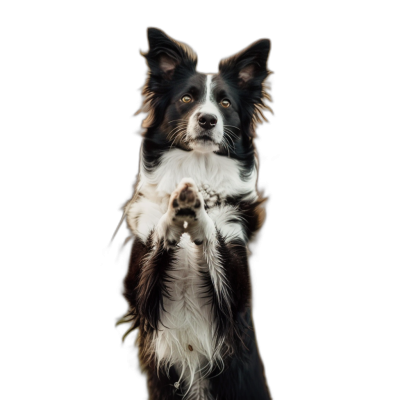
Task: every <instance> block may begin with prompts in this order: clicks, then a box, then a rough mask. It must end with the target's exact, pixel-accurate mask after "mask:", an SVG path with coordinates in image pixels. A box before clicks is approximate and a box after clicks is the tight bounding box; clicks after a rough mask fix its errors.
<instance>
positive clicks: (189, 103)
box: [121, 28, 270, 400]
mask: <svg viewBox="0 0 400 400" xmlns="http://www.w3.org/2000/svg"><path fill="white" fill-rule="evenodd" d="M148 38H149V47H150V49H149V52H148V53H146V54H144V56H145V58H146V60H147V63H148V65H149V77H148V79H147V82H146V85H145V87H144V90H143V94H144V96H145V101H144V107H143V110H144V111H146V112H148V116H147V118H146V119H145V121H144V124H143V126H144V127H145V128H146V131H145V133H144V137H143V144H142V148H141V161H140V167H139V175H138V181H137V184H136V188H135V194H134V197H133V199H132V200H131V201H130V202H128V204H127V206H126V208H125V212H126V217H127V222H128V226H129V228H130V229H131V231H132V233H133V235H134V237H135V241H134V244H133V248H132V253H131V260H130V266H129V271H128V274H127V276H126V278H125V292H124V295H125V297H126V299H127V300H128V303H129V310H128V312H127V314H126V315H125V316H124V317H123V318H122V319H121V322H131V324H132V325H131V328H130V330H129V331H128V333H129V332H130V331H132V330H133V329H135V328H139V335H138V339H137V340H138V344H139V350H140V360H141V365H142V368H143V369H144V370H145V371H146V373H147V376H148V387H149V394H150V399H154V400H155V399H165V400H169V399H178V398H180V397H182V396H185V398H188V399H198V400H200V399H224V400H231V399H260V400H261V399H262V400H264V399H265V400H267V399H270V395H269V391H268V387H267V384H266V380H265V376H264V368H263V365H262V362H261V359H260V356H259V353H258V349H257V344H256V339H255V335H254V329H253V323H252V319H251V294H250V277H249V270H248V262H247V244H248V242H249V240H250V239H251V238H252V236H253V234H254V233H255V232H256V231H257V229H258V228H259V227H260V226H261V224H262V222H263V220H264V208H263V199H262V198H261V197H260V196H259V194H258V192H257V188H256V183H257V158H256V152H255V148H254V145H253V137H254V127H255V124H256V122H259V121H260V118H261V116H262V114H261V111H262V109H263V108H267V106H266V105H265V104H264V102H263V99H264V98H265V97H267V95H266V93H265V91H264V90H263V83H264V80H265V79H266V77H267V76H268V70H267V57H268V52H269V47H270V44H269V41H268V40H260V41H258V42H256V43H254V44H253V45H251V46H250V47H249V48H247V49H245V50H244V51H242V52H241V53H239V54H238V55H236V56H233V57H231V58H229V59H226V60H223V61H222V62H221V63H220V72H219V74H201V73H198V72H196V70H195V67H196V62H197V58H196V56H195V54H194V53H193V51H192V50H191V49H190V48H189V47H188V46H186V45H184V44H182V43H179V42H177V41H175V40H173V39H171V38H170V37H168V36H167V35H166V34H165V33H163V32H162V31H160V30H157V29H154V28H151V29H149V31H148Z"/></svg>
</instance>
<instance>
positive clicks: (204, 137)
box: [190, 132, 218, 145]
mask: <svg viewBox="0 0 400 400" xmlns="http://www.w3.org/2000/svg"><path fill="white" fill-rule="evenodd" d="M190 141H191V142H194V143H207V144H211V143H212V144H215V145H218V143H217V142H216V141H215V140H214V139H213V137H212V134H210V133H209V132H204V133H201V134H199V135H197V136H196V137H194V138H191V140H190Z"/></svg>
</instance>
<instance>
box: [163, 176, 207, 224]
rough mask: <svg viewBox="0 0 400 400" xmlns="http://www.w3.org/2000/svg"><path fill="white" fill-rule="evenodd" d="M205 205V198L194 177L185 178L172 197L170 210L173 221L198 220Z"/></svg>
mask: <svg viewBox="0 0 400 400" xmlns="http://www.w3.org/2000/svg"><path fill="white" fill-rule="evenodd" d="M202 207H203V198H202V196H201V194H200V192H199V191H198V190H197V187H196V184H195V183H194V181H193V179H190V178H184V179H182V180H181V182H180V183H179V185H178V187H177V188H176V190H175V191H174V192H173V193H172V195H171V198H170V212H171V213H172V220H173V221H177V222H178V221H186V222H188V223H189V222H190V221H197V218H198V214H199V212H200V211H201V209H202Z"/></svg>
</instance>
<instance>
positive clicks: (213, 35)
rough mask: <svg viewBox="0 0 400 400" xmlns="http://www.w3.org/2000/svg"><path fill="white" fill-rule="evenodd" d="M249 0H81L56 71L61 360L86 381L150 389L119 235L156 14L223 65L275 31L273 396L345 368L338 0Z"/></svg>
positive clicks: (256, 259) (265, 145)
mask: <svg viewBox="0 0 400 400" xmlns="http://www.w3.org/2000/svg"><path fill="white" fill-rule="evenodd" d="M243 6H244V9H243V10H242V9H241V8H238V9H237V10H236V11H235V12H233V11H232V10H231V8H232V7H233V4H225V8H223V9H218V10H217V9H213V8H211V7H208V6H205V5H204V6H202V5H200V4H196V5H189V4H186V6H185V8H184V9H183V10H185V11H182V10H181V9H180V8H179V7H178V6H174V7H173V9H172V8H171V7H172V6H171V5H170V6H169V7H170V8H168V7H166V8H163V9H160V8H159V7H158V6H156V5H149V6H148V7H146V9H144V8H142V9H140V8H120V9H119V8H117V7H113V8H112V9H110V8H98V7H97V8H95V9H93V10H90V12H87V11H85V14H84V15H80V14H79V11H78V10H77V13H76V16H75V17H74V18H73V19H72V20H71V25H70V27H69V29H68V32H66V37H67V40H66V46H67V49H66V51H67V50H68V54H70V55H68V56H67V55H66V56H65V58H64V60H63V61H62V62H63V63H64V65H63V72H62V73H61V76H60V77H58V81H61V82H64V83H66V85H65V93H66V96H67V94H68V96H69V97H68V101H66V104H68V106H67V107H66V108H65V107H64V108H63V109H60V113H59V115H60V119H59V121H58V125H59V126H60V125H61V126H64V125H65V126H66V127H68V129H67V134H66V135H65V136H64V137H63V138H62V140H61V141H60V142H59V143H60V146H61V147H63V148H64V150H65V149H68V151H67V152H68V156H67V159H66V160H65V166H64V171H63V174H64V175H63V177H64V179H62V186H63V189H64V190H65V193H66V195H65V196H66V197H67V198H68V199H67V200H68V201H67V203H68V208H69V209H71V210H73V212H72V213H68V214H66V215H68V217H67V218H66V221H65V222H66V225H67V226H68V227H70V230H69V234H68V235H67V236H68V239H67V240H66V241H64V242H63V254H65V255H66V257H64V258H65V259H66V260H68V261H67V267H66V268H65V269H63V271H62V274H61V275H62V276H61V277H60V279H58V278H57V280H60V281H63V282H68V284H67V286H68V287H67V289H64V290H65V293H64V294H63V299H65V303H64V302H63V306H64V307H65V308H63V310H65V311H64V312H63V316H64V319H63V321H66V322H65V323H63V324H64V327H63V330H64V331H65V332H66V333H67V335H66V336H65V339H63V340H62V342H61V340H60V343H59V346H58V347H57V349H55V350H54V351H55V353H56V357H57V358H58V359H60V358H61V359H64V357H65V360H68V361H65V365H64V363H63V366H62V368H61V370H60V373H61V375H62V376H63V378H65V384H64V385H65V387H68V388H70V389H72V390H73V391H74V392H75V391H76V392H79V393H81V394H82V393H84V394H85V395H87V396H89V398H96V397H97V396H100V395H101V396H104V397H108V398H110V397H112V398H118V399H122V398H127V399H128V398H131V399H138V400H140V399H145V398H146V396H145V381H144V378H143V377H142V376H141V375H140V374H139V373H138V369H137V361H136V354H135V351H133V350H132V349H131V347H132V340H133V337H131V339H128V341H127V343H126V344H125V345H121V336H122V334H123V332H124V328H115V327H114V324H115V322H116V320H117V319H118V317H120V316H121V315H122V314H123V313H124V312H125V310H126V305H125V302H124V300H123V298H122V296H121V284H122V279H123V276H124V274H125V270H126V256H127V249H125V250H122V251H120V248H121V247H122V244H123V242H124V240H125V238H126V237H127V231H126V228H125V227H124V226H123V227H122V228H121V230H120V231H119V233H118V234H117V236H116V238H115V240H114V242H113V244H112V245H111V246H109V243H110V240H111V237H112V235H113V233H114V230H115V229H116V227H117V225H118V223H119V220H120V218H121V217H122V211H121V210H122V207H123V205H124V204H125V202H126V201H127V200H129V199H130V198H131V196H132V193H133V191H132V186H133V184H134V182H135V179H136V174H137V172H138V154H139V147H140V143H141V139H140V137H139V136H138V135H137V134H136V131H137V130H138V128H139V126H140V117H135V118H133V116H132V115H133V113H134V112H135V111H136V110H137V109H138V107H139V104H140V91H139V89H140V87H141V86H142V84H143V80H144V76H145V63H144V60H143V58H142V57H141V56H140V55H139V49H142V50H146V49H147V42H146V35H145V30H146V27H148V26H156V27H159V28H161V29H163V30H165V31H166V32H167V33H168V34H169V35H170V36H172V37H173V38H175V39H177V40H180V41H183V42H185V43H187V44H189V45H190V46H191V47H192V48H193V49H194V50H195V51H196V52H197V53H198V55H199V66H198V69H199V70H200V71H203V72H216V69H217V64H218V61H219V59H220V58H223V57H226V56H229V55H231V54H233V53H235V52H237V51H239V50H241V49H242V48H243V47H245V46H247V45H248V44H250V43H251V42H252V41H254V40H257V39H259V38H261V37H268V38H270V39H271V40H272V51H271V56H270V63H269V67H270V69H271V70H273V71H274V75H272V77H271V82H272V96H273V99H274V103H273V104H272V108H273V110H274V115H273V116H269V120H270V123H269V124H267V125H263V126H262V127H260V128H259V130H258V136H259V139H258V141H257V147H258V150H259V154H260V173H259V182H258V184H259V188H260V189H264V190H265V193H266V194H268V195H269V197H270V201H269V203H268V217H267V222H266V224H265V226H264V228H263V230H262V232H261V234H260V236H259V239H258V243H257V245H256V246H254V248H253V256H252V258H251V274H252V282H253V299H254V315H253V316H254V322H255V326H256V333H257V337H258V344H259V349H260V353H261V355H262V358H263V361H264V364H265V369H266V375H267V378H268V381H269V385H270V390H271V393H272V396H273V398H274V399H275V400H289V399H294V398H309V397H313V396H315V397H316V398H320V399H323V398H327V397H328V395H329V394H331V393H333V392H334V391H335V390H339V391H340V387H341V385H342V381H343V380H344V379H345V378H346V376H345V372H344V370H341V369H340V365H341V364H340V363H341V361H338V358H340V357H339V355H340V351H341V350H340V345H339V343H340V337H341V336H342V334H343V328H342V326H343V324H342V323H341V322H339V321H340V318H341V317H340V316H339V314H341V307H342V306H341V304H340V298H341V296H343V293H344V291H345V290H346V288H345V285H343V283H342V282H343V279H342V278H341V277H340V276H341V274H342V273H343V271H341V270H340V263H341V261H342V259H343V258H344V254H345V251H344V250H343V249H344V248H345V247H346V246H348V243H347V240H346V239H345V235H344V234H343V231H344V230H347V229H351V227H350V228H346V229H344V228H343V226H342V223H343V221H342V215H341V205H342V204H343V203H345V202H346V201H347V197H346V196H348V194H347V189H346V187H345V186H343V185H344V184H345V182H344V180H343V179H342V178H341V174H342V169H343V163H344V162H345V159H346V157H347V155H346V154H347V153H346V152H347V151H348V148H347V147H346V146H345V145H344V144H343V139H344V134H343V133H340V130H337V124H338V119H339V118H338V115H339V111H338V108H337V106H336V104H337V101H338V98H339V93H340V92H341V90H342V88H341V78H340V75H339V74H338V72H337V70H338V61H337V57H336V56H335V52H336V51H337V48H338V46H339V44H338V36H337V35H334V34H333V33H332V32H331V31H330V29H329V25H328V22H329V15H328V14H329V7H327V8H326V9H324V10H317V14H318V17H317V18H314V17H313V16H312V15H311V14H310V12H314V13H315V9H313V10H311V9H307V8H306V7H305V6H301V7H300V6H299V7H298V8H297V9H294V8H293V7H291V8H290V9H287V10H284V9H283V8H281V9H279V10H274V8H273V7H267V8H263V9H258V8H257V6H255V5H254V6H251V10H250V9H246V7H250V6H249V5H247V4H244V5H242V7H243ZM191 7H192V8H191ZM242 11H243V12H242ZM313 15H315V14H313ZM69 35H71V39H69ZM66 54H67V52H66ZM339 64H340V62H339ZM66 111H67V112H66ZM341 112H342V113H343V112H345V110H344V111H343V110H342V111H341ZM71 117H72V118H71ZM70 120H73V124H71V125H69V121H70ZM57 226H58V225H57ZM57 226H56V224H55V225H54V230H53V232H54V234H56V232H58V230H59V227H57ZM51 234H52V233H49V235H51ZM61 258H63V257H61ZM63 287H64V286H63ZM65 317H67V318H65ZM60 348H62V349H65V350H63V353H62V355H61V356H60V354H59V349H60ZM71 360H72V361H71ZM335 363H336V365H337V367H335V368H334V371H332V364H335Z"/></svg>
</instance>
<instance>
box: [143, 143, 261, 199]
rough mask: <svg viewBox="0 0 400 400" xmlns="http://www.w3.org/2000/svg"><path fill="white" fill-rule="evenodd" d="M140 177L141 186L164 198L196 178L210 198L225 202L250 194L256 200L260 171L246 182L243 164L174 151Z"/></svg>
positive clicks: (165, 155)
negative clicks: (241, 172) (224, 199)
mask: <svg viewBox="0 0 400 400" xmlns="http://www.w3.org/2000/svg"><path fill="white" fill-rule="evenodd" d="M140 175H141V185H144V186H146V185H155V186H156V191H157V194H158V195H159V196H160V197H164V196H165V195H170V194H171V193H172V192H173V191H174V190H175V188H176V186H177V185H178V183H179V182H180V181H181V180H182V179H183V178H185V177H190V178H192V179H193V180H194V181H195V182H196V184H197V186H198V188H199V190H200V191H201V192H203V194H205V195H206V197H208V196H209V197H214V199H215V195H217V196H218V198H220V199H223V198H225V197H226V196H232V195H238V194H245V193H249V195H248V200H250V199H253V198H255V196H256V193H255V187H256V179H257V171H256V169H254V170H253V172H252V174H251V175H250V177H249V178H248V179H246V180H242V179H241V178H240V165H239V162H238V161H237V160H234V159H232V158H228V157H223V156H219V155H217V154H215V153H206V154H204V153H199V152H195V151H183V150H180V149H171V150H170V151H168V152H166V153H165V154H164V155H163V156H162V158H161V162H160V165H159V166H158V167H157V168H156V169H154V170H152V171H151V172H148V171H146V169H145V168H144V167H143V166H141V168H140ZM207 195H208V196H207Z"/></svg>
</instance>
